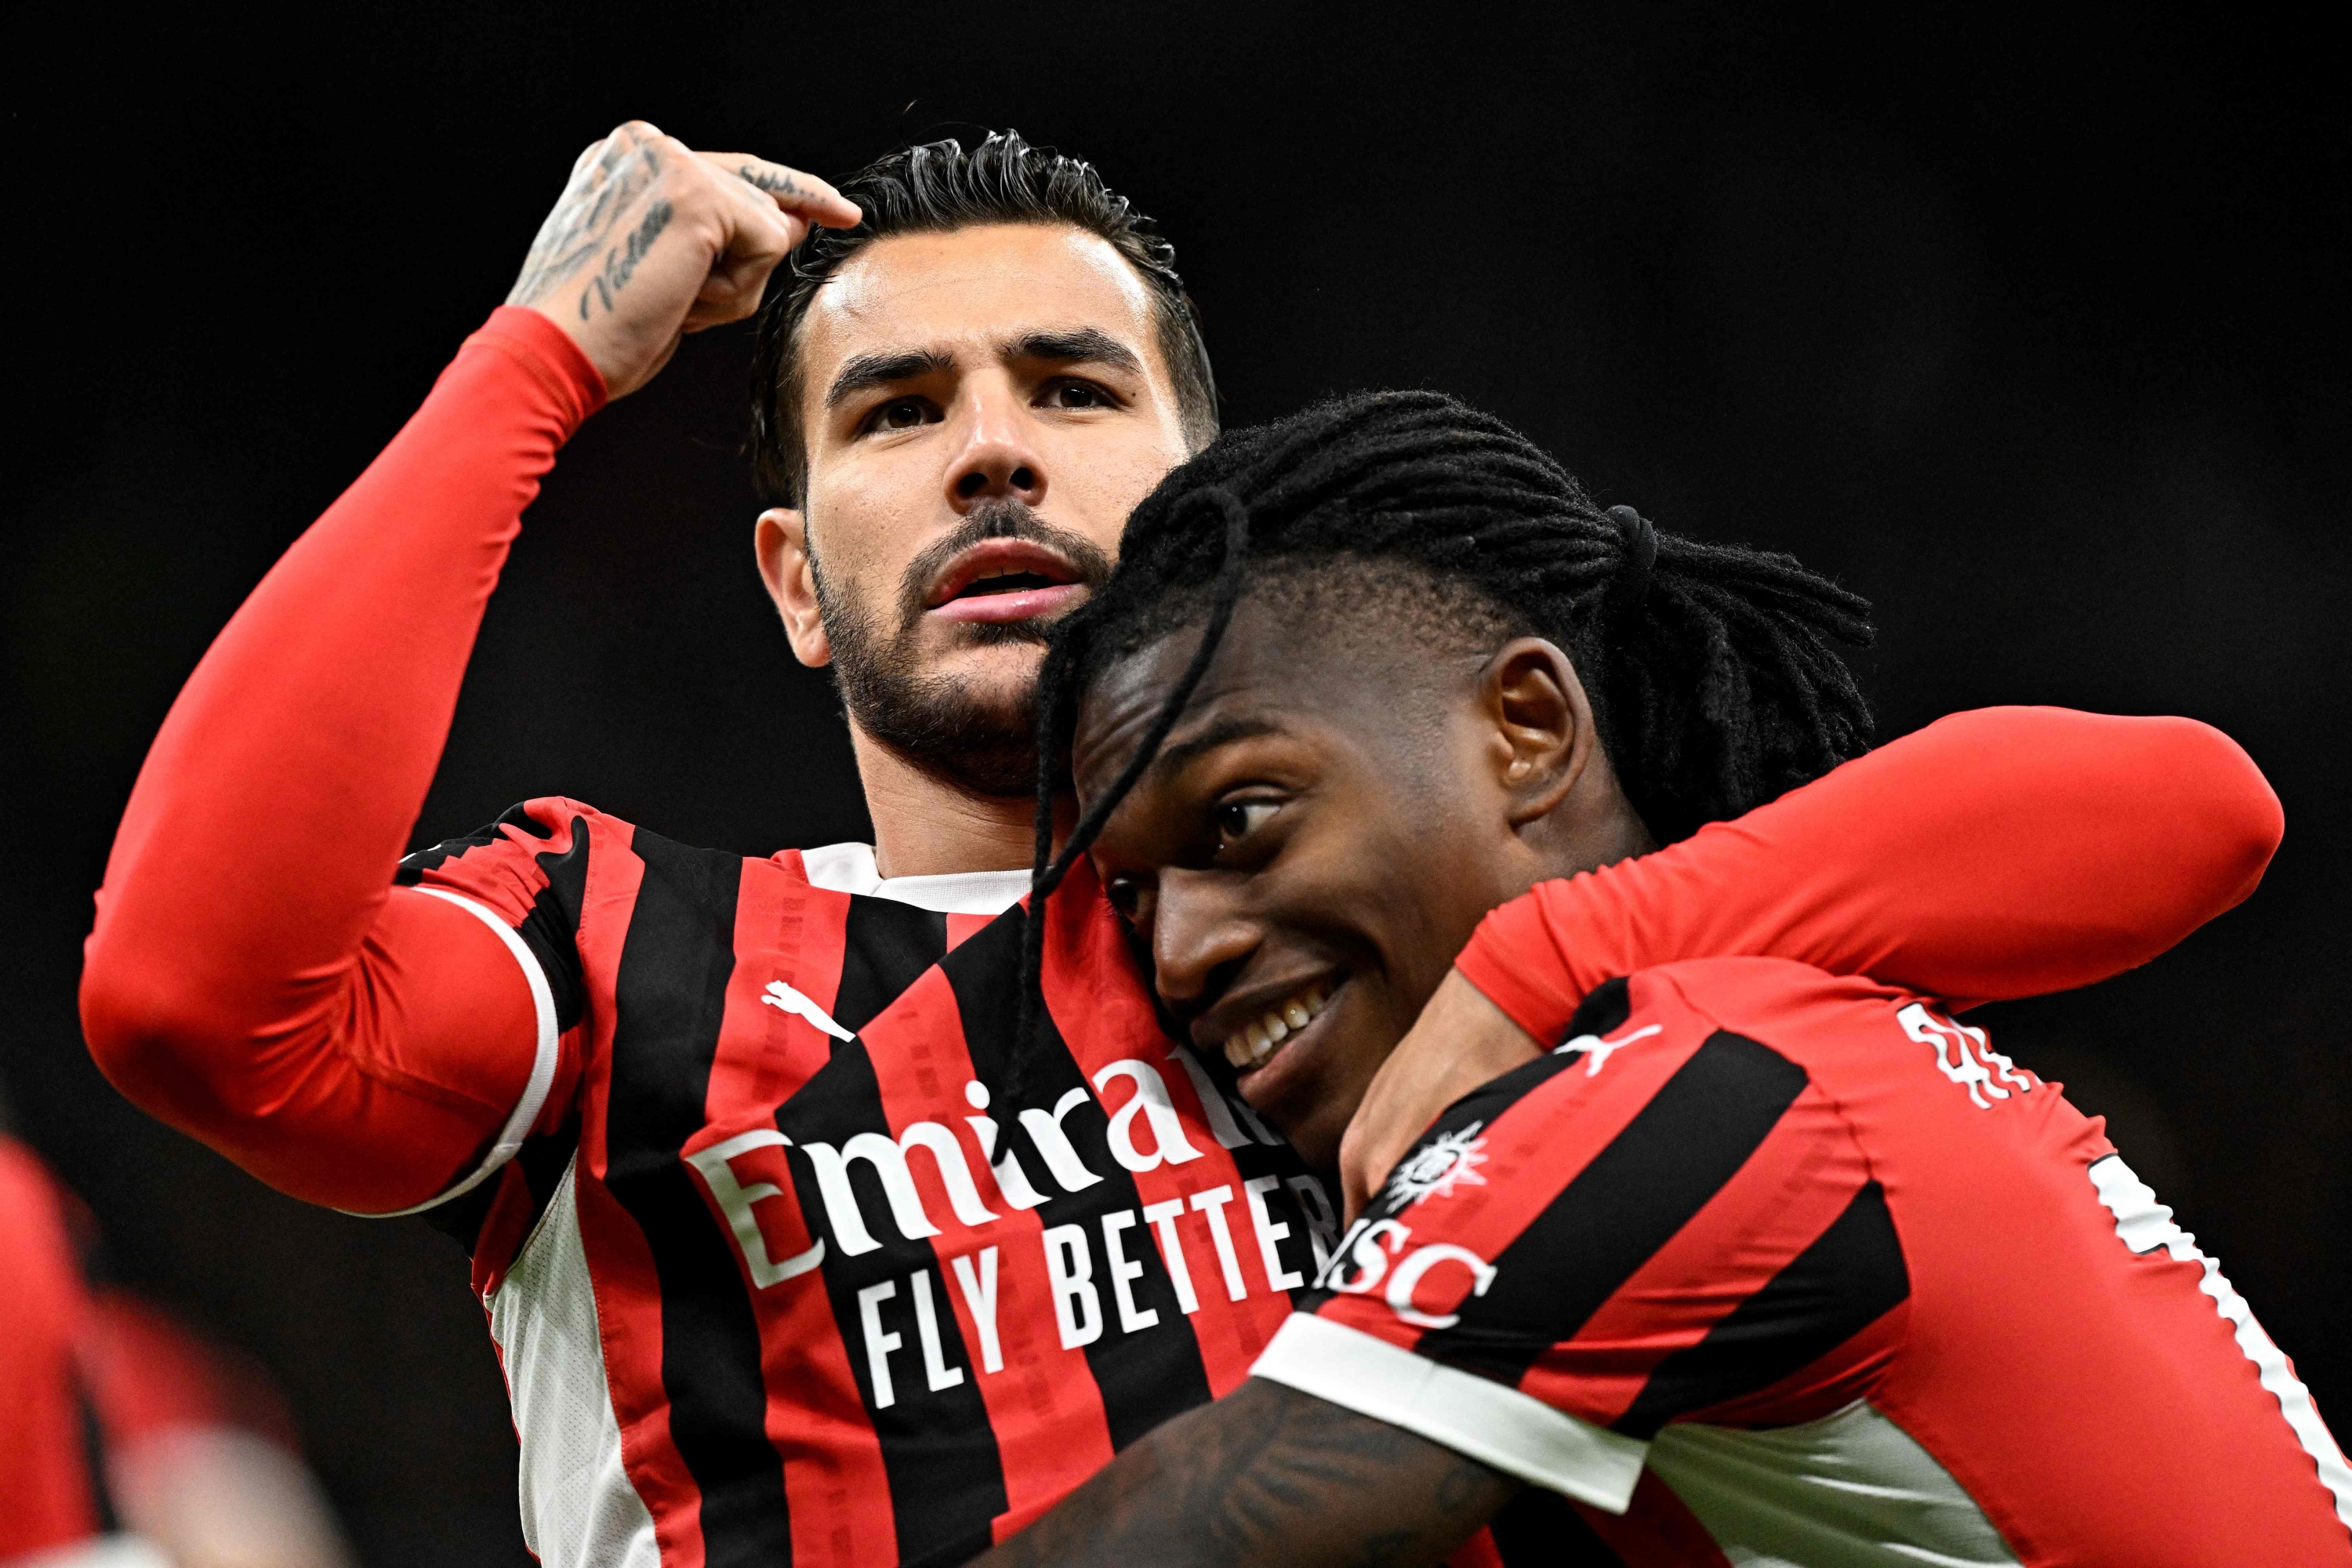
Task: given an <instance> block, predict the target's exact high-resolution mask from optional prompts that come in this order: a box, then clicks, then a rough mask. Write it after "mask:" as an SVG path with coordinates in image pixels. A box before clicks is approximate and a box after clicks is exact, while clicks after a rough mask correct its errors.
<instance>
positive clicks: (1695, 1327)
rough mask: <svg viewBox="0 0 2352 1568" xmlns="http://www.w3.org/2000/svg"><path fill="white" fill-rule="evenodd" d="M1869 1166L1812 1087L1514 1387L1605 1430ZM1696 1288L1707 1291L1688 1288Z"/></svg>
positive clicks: (1791, 1252)
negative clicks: (1685, 1218)
mask: <svg viewBox="0 0 2352 1568" xmlns="http://www.w3.org/2000/svg"><path fill="white" fill-rule="evenodd" d="M1869 1180H1870V1163H1869V1161H1868V1160H1867V1159H1866V1158H1865V1157H1864V1154H1863V1152H1862V1149H1861V1146H1860V1145H1859V1144H1858V1143H1857V1142H1855V1141H1854V1138H1853V1130H1852V1128H1851V1127H1850V1126H1849V1125H1848V1123H1847V1122H1846V1121H1845V1120H1844V1118H1843V1116H1842V1115H1841V1114H1840V1113H1839V1110H1838V1109H1837V1106H1836V1105H1835V1103H1834V1102H1832V1100H1830V1099H1829V1098H1828V1097H1827V1096H1826V1095H1824V1094H1822V1091H1821V1089H1819V1088H1818V1087H1809V1088H1808V1089H1806V1090H1805V1092H1804V1093H1802V1094H1801V1095H1799V1096H1798V1097H1797V1099H1796V1100H1795V1101H1794V1102H1793V1103H1792V1104H1791V1105H1790V1107H1789V1109H1788V1110H1787V1111H1785V1112H1784V1113H1783V1114H1782V1115H1781V1117H1780V1121H1779V1122H1777V1123H1776V1124H1775V1125H1774V1127H1773V1129H1772V1132H1771V1135H1770V1136H1769V1137H1768V1138H1767V1139H1765V1141H1764V1142H1763V1143H1762V1144H1761V1145H1759V1147H1758V1149H1757V1150H1756V1152H1754V1153H1753V1154H1751V1155H1750V1156H1748V1160H1747V1162H1746V1163H1744V1164H1742V1165H1741V1166H1740V1167H1739V1170H1738V1173H1736V1174H1734V1175H1733V1176H1732V1178H1731V1179H1730V1180H1729V1181H1727V1182H1726V1183H1725V1184H1723V1186H1722V1187H1721V1188H1719V1189H1718V1190H1717V1192H1716V1194H1715V1195H1714V1196H1713V1197H1712V1198H1710V1199H1708V1200H1707V1202H1706V1205H1705V1206H1703V1207H1702V1208H1700V1210H1699V1211H1698V1213H1697V1214H1696V1215H1693V1216H1692V1217H1691V1220H1690V1223H1688V1224H1687V1225H1685V1226H1683V1227H1682V1228H1681V1229H1679V1230H1677V1231H1676V1232H1675V1235H1674V1237H1673V1238H1672V1239H1671V1240H1669V1241H1668V1242H1667V1243H1666V1244H1665V1245H1664V1247H1660V1248H1659V1249H1658V1250H1657V1251H1656V1252H1655V1253H1654V1254H1652V1255H1651V1257H1650V1258H1648V1259H1647V1260H1646V1261H1645V1262H1644V1263H1643V1265H1642V1267H1641V1268H1637V1269H1635V1270H1634V1271H1633V1273H1632V1274H1631V1275H1629V1276H1628V1277H1627V1278H1626V1279H1625V1282H1624V1284H1623V1285H1622V1286H1621V1287H1620V1288H1619V1289H1618V1290H1617V1292H1616V1294H1614V1295H1612V1296H1611V1297H1610V1298H1609V1300H1607V1301H1606V1302H1604V1303H1602V1305H1601V1308H1600V1310H1598V1311H1596V1312H1594V1313H1593V1315H1592V1316H1591V1318H1589V1319H1587V1320H1586V1321H1585V1322H1584V1326H1583V1327H1582V1328H1581V1329H1580V1330H1578V1331H1577V1332H1576V1334H1575V1335H1574V1336H1573V1337H1572V1338H1571V1339H1570V1341H1568V1342H1566V1343H1564V1344H1558V1345H1555V1346H1553V1347H1552V1348H1550V1349H1549V1350H1547V1351H1545V1352H1543V1354H1542V1355H1540V1356H1538V1358H1537V1360H1536V1363H1535V1365H1534V1367H1533V1369H1532V1370H1531V1371H1530V1372H1529V1373H1528V1376H1527V1377H1526V1378H1525V1379H1524V1380H1522V1381H1521V1383H1520V1384H1519V1386H1520V1387H1521V1388H1522V1389H1524V1390H1526V1391H1527V1392H1528V1393H1529V1394H1535V1395H1536V1396H1537V1397H1538V1398H1539V1399H1547V1400H1551V1401H1554V1402H1555V1403H1559V1404H1560V1405H1562V1407H1563V1408H1565V1409H1570V1410H1574V1411H1575V1412H1576V1413H1577V1414H1578V1415H1582V1416H1584V1417H1585V1418H1586V1419H1588V1420H1592V1421H1598V1422H1601V1423H1602V1424H1603V1425H1611V1424H1613V1423H1614V1422H1615V1421H1616V1420H1617V1418H1618V1417H1620V1416H1621V1415H1623V1414H1624V1413H1625V1411H1626V1409H1627V1408H1628V1407H1629V1406H1631V1405H1633V1402H1634V1401H1635V1400H1636V1399H1637V1398H1639V1397H1640V1395H1641V1394H1642V1390H1643V1386H1644V1385H1645V1384H1647V1383H1648V1382H1649V1380H1650V1377H1651V1374H1652V1373H1654V1372H1655V1371H1656V1370H1657V1368H1658V1366H1659V1363H1661V1362H1663V1361H1664V1360H1666V1359H1667V1358H1669V1357H1671V1356H1673V1355H1675V1354H1676V1353H1677V1352H1682V1351H1685V1350H1687V1349H1689V1348H1690V1347H1692V1346H1694V1345H1696V1344H1697V1343H1699V1342H1700V1341H1702V1340H1703V1339H1705V1338H1706V1335H1707V1334H1708V1333H1709V1332H1710V1331H1713V1330H1714V1329H1715V1328H1716V1327H1717V1325H1719V1324H1720V1323H1721V1322H1722V1321H1723V1320H1724V1318H1725V1316H1726V1315H1727V1314H1728V1313H1730V1312H1732V1311H1734V1310H1737V1309H1738V1308H1739V1307H1740V1305H1741V1304H1742V1303H1743V1302H1745V1301H1747V1300H1748V1299H1749V1298H1750V1297H1752V1296H1753V1295H1755V1293H1756V1292H1757V1291H1759V1290H1761V1289H1764V1288H1765V1287H1766V1286H1768V1285H1769V1284H1770V1283H1771V1282H1772V1280H1773V1279H1775V1278H1776V1277H1778V1276H1779V1275H1780V1273H1781V1272H1782V1271H1783V1270H1784V1269H1786V1268H1788V1267H1789V1266H1790V1264H1791V1263H1792V1262H1794V1261H1795V1260H1796V1259H1797V1258H1798V1257H1799V1256H1800V1255H1801V1254H1802V1253H1803V1252H1804V1251H1805V1249H1806V1248H1808V1247H1811V1246H1813V1245H1814V1244H1815V1243H1816V1242H1817V1241H1819V1240H1820V1239H1821V1236H1822V1232H1823V1231H1825V1230H1827V1229H1829V1228H1830V1227H1831V1226H1832V1225H1834V1224H1835V1223H1836V1222H1837V1219H1838V1216H1839V1215H1842V1214H1843V1213H1844V1212H1845V1210H1846V1207H1847V1205H1849V1204H1851V1203H1852V1202H1853V1197H1854V1194H1856V1193H1858V1192H1860V1191H1861V1190H1862V1188H1863V1186H1864V1184H1865V1183H1867V1182H1868V1181H1869ZM1694 1280H1704V1281H1705V1282H1706V1284H1705V1288H1704V1289H1693V1288H1692V1282H1693V1281H1694Z"/></svg>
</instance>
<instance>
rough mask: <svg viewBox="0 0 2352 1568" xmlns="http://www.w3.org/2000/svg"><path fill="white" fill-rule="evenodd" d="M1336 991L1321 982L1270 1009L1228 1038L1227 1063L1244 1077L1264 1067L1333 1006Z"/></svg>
mask: <svg viewBox="0 0 2352 1568" xmlns="http://www.w3.org/2000/svg"><path fill="white" fill-rule="evenodd" d="M1332 989H1333V987H1332V986H1331V985H1330V984H1328V983H1327V982H1324V981H1319V980H1318V981H1317V982H1315V983H1314V984H1310V985H1306V986H1302V987H1301V988H1300V989H1299V990H1297V991H1296V992H1294V993H1292V994H1290V995H1289V996H1286V997H1285V998H1284V999H1283V1000H1282V1001H1280V1002H1277V1003H1276V1004H1275V1005H1273V1006H1271V1007H1268V1008H1266V1009H1265V1011H1264V1012H1262V1013H1260V1014H1259V1015H1258V1016H1256V1017H1255V1018H1253V1019H1251V1020H1250V1021H1249V1022H1248V1023H1246V1024H1244V1025H1243V1026H1241V1027H1240V1028H1238V1029H1236V1030H1234V1032H1233V1033H1232V1034H1230V1035H1227V1036H1226V1037H1225V1060H1226V1061H1227V1062H1229V1063H1231V1064H1232V1065H1233V1067H1234V1070H1235V1071H1236V1072H1240V1073H1244V1074H1247V1073H1251V1072H1255V1071H1256V1070H1257V1069H1258V1068H1262V1067H1264V1066H1265V1064H1266V1063H1267V1062H1268V1061H1269V1060H1271V1059H1272V1058H1273V1057H1274V1055H1275V1053H1276V1052H1277V1051H1279V1050H1280V1049H1281V1048H1282V1047H1283V1045H1284V1043H1285V1042H1286V1041H1287V1040H1288V1039H1289V1038H1290V1037H1292V1036H1293V1035H1296V1034H1297V1033H1299V1032H1300V1031H1301V1030H1303V1029H1305V1028H1306V1027H1307V1025H1309V1024H1311V1023H1313V1022H1314V1021H1315V1020H1316V1018H1317V1017H1318V1016H1320V1015H1321V1013H1322V1011H1323V1009H1324V1008H1325V1007H1327V1006H1328V1005H1330V1001H1331V992H1332Z"/></svg>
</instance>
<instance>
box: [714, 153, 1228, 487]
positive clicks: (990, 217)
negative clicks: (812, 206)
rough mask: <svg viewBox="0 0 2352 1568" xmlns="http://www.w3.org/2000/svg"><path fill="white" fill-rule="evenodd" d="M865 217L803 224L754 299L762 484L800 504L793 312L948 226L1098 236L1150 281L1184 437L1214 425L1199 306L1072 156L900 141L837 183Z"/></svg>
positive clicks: (757, 462)
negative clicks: (896, 244)
mask: <svg viewBox="0 0 2352 1568" xmlns="http://www.w3.org/2000/svg"><path fill="white" fill-rule="evenodd" d="M835 184H837V185H838V186H839V188H840V190H841V194H842V195H845V196H847V197H848V198H849V199H850V200H851V201H854V202H856V204H857V205H858V207H859V208H860V209H861V210H862V211H863V212H864V213H865V215H866V216H865V219H864V221H863V222H861V223H859V224H858V226H856V227H855V228H847V229H838V228H812V229H811V230H810V231H809V234H808V237H807V238H805V239H803V241H802V242H801V244H800V246H799V247H798V248H796V249H795V250H794V251H793V254H792V256H791V258H789V260H788V261H787V263H786V266H787V267H788V268H790V277H789V286H782V285H784V284H785V283H786V279H782V278H780V279H777V283H776V284H775V285H772V286H771V288H770V292H769V297H768V300H767V302H766V303H765V304H763V305H762V306H761V308H760V317H759V323H758V326H757V328H756V329H755V333H754V338H753V343H752V352H751V457H752V463H753V467H754V468H756V470H757V472H758V476H759V479H760V483H761V489H763V490H764V491H765V492H766V493H767V494H768V496H769V499H770V500H772V501H774V502H775V503H776V504H778V505H781V506H798V505H800V504H801V502H802V500H803V495H804V493H805V491H806V489H807V486H808V433H807V431H806V430H804V429H803V427H802V424H801V399H802V396H803V394H804V393H805V392H806V390H807V386H806V377H805V375H804V374H803V369H802V365H801V359H800V331H801V322H802V321H803V319H804V318H805V317H806V316H807V315H808V309H809V303H810V301H811V300H814V299H815V298H816V291H817V290H818V289H821V288H823V287H824V283H825V280H826V279H829V278H831V277H832V276H833V275H834V274H835V272H836V271H838V270H839V269H840V268H841V265H842V263H843V262H845V261H846V260H848V259H849V258H851V257H853V256H855V255H856V254H857V253H858V252H859V251H860V250H863V249H864V248H865V247H867V246H868V245H871V244H873V243H874V241H876V240H877V239H883V238H887V237H889V236H891V235H895V234H949V233H952V232H954V231H955V230H958V229H964V228H973V227H977V226H982V225H984V224H1000V223H1016V224H1067V225H1069V226H1071V227H1073V228H1078V229H1082V230H1084V231H1085V232H1087V233H1088V234H1092V235H1097V236H1098V237H1101V238H1102V239H1103V240H1105V241H1107V242H1108V244H1109V245H1110V247H1111V248H1113V249H1114V250H1116V251H1118V253H1119V255H1120V256H1122V257H1124V258H1126V259H1127V263H1128V265H1129V266H1130V267H1132V268H1135V270H1136V274H1137V276H1139V277H1140V278H1141V279H1143V281H1144V284H1145V286H1146V287H1147V288H1149V289H1150V290H1151V297H1152V312H1153V315H1154V317H1155V318H1156V321H1157V325H1158V328H1159V332H1158V336H1159V340H1160V341H1159V348H1160V359H1161V360H1162V361H1163V362H1165V363H1166V364H1167V367H1168V378H1169V382H1170V384H1171V387H1172V388H1173V390H1174V392H1175V395H1176V409H1177V415H1178V417H1179V418H1180V419H1181V421H1182V424H1183V429H1184V435H1185V438H1186V439H1187V440H1188V441H1189V442H1190V443H1191V444H1192V447H1195V448H1196V449H1197V448H1198V447H1204V446H1206V445H1207V444H1208V443H1209V441H1210V439H1211V438H1212V437H1214V436H1215V435H1216V433H1217V382H1216V377H1215V376H1214V375H1213V374H1212V373H1211V371H1210V369H1209V351H1208V347H1207V345H1206V344H1205V343H1203V342H1202V339H1201V321H1200V312H1199V311H1198V310H1197V309H1195V307H1194V306H1193V304H1192V296H1191V295H1189V294H1187V293H1186V292H1185V291H1184V280H1183V279H1181V278H1180V277H1178V276H1177V274H1176V247H1174V246H1172V245H1171V244H1169V243H1168V242H1167V241H1166V240H1165V239H1162V238H1161V237H1160V231H1159V228H1158V226H1156V225H1155V224H1153V222H1152V221H1151V220H1150V218H1148V217H1146V216H1143V214H1141V213H1139V212H1138V211H1136V210H1135V207H1134V205H1133V204H1131V203H1130V202H1129V200H1128V199H1127V198H1126V197H1125V196H1122V195H1118V193H1116V192H1114V191H1113V190H1111V188H1110V187H1109V186H1108V185H1106V184H1103V178H1102V175H1101V174H1098V173H1097V172H1096V169H1095V166H1094V165H1093V164H1091V163H1087V162H1085V161H1083V160H1081V159H1077V158H1073V157H1069V156H1067V155H1066V154H1064V153H1055V152H1054V151H1053V150H1051V149H1050V148H1044V147H1033V146H1031V145H1030V144H1029V143H1028V142H1025V141H1024V140H1022V137H1021V133H1020V132H1017V131H996V132H990V133H989V134H988V135H987V136H986V137H984V138H982V141H981V142H980V144H979V145H978V146H976V147H973V148H972V149H971V151H969V152H967V151H965V149H964V146H963V143H962V142H958V141H956V140H954V139H953V138H950V139H948V140H945V141H940V142H925V143H923V144H922V145H921V146H919V147H908V148H903V149H901V150H899V151H898V152H896V153H890V154H888V155H887V156H886V157H883V158H880V159H877V161H876V162H874V163H869V164H867V165H866V167H865V168H863V169H860V170H859V171H858V172H857V173H856V174H852V175H850V176H849V177H848V178H847V179H845V180H840V181H836V182H835Z"/></svg>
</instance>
